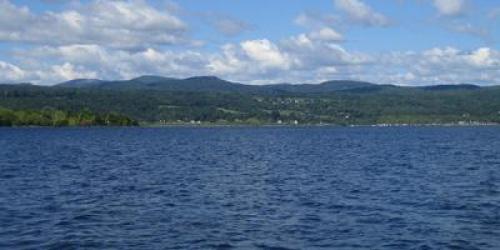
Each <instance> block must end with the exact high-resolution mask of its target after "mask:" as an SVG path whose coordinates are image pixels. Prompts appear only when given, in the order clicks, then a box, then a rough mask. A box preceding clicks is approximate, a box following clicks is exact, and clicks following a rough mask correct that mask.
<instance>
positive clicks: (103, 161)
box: [0, 127, 500, 249]
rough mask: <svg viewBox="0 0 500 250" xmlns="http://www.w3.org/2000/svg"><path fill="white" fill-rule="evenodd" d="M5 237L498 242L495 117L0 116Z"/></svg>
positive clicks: (98, 242)
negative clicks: (61, 121)
mask: <svg viewBox="0 0 500 250" xmlns="http://www.w3.org/2000/svg"><path fill="white" fill-rule="evenodd" d="M0 248H1V249H500V127H475V128H474V127H464V128H438V127H436V128H326V127H318V128H292V127H290V128H287V127H279V128H159V129H153V128H151V129H149V128H86V129H72V128H61V129H44V128H5V129H0Z"/></svg>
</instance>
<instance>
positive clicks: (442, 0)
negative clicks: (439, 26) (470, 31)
mask: <svg viewBox="0 0 500 250" xmlns="http://www.w3.org/2000/svg"><path fill="white" fill-rule="evenodd" d="M433 3H434V7H435V8H436V9H437V10H438V11H439V14H441V15H444V16H456V15H460V14H462V13H463V12H464V10H465V0H433Z"/></svg>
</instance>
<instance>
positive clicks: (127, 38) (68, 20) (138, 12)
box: [0, 0, 187, 47]
mask: <svg viewBox="0 0 500 250" xmlns="http://www.w3.org/2000/svg"><path fill="white" fill-rule="evenodd" d="M186 29H187V27H186V24H185V23H184V22H182V21H181V20H180V19H179V18H177V17H175V16H173V15H172V14H170V13H169V12H168V11H167V10H160V9H155V8H153V7H152V6H150V5H148V4H147V3H146V2H145V1H144V0H130V1H117V0H109V1H105V0H94V1H92V2H91V3H89V4H82V5H79V7H76V8H75V9H73V10H65V11H61V12H44V13H41V14H38V13H34V12H31V11H30V10H29V9H28V8H27V7H19V6H16V5H14V4H12V3H10V2H9V1H7V0H0V41H14V42H28V43H38V44H51V45H67V44H75V43H88V44H99V45H105V46H112V47H138V46H139V47H142V46H147V45H164V44H179V43H185V42H186V41H187V38H186V37H185V33H186Z"/></svg>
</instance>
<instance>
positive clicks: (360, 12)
mask: <svg viewBox="0 0 500 250" xmlns="http://www.w3.org/2000/svg"><path fill="white" fill-rule="evenodd" d="M334 3H335V6H336V7H337V9H339V10H341V11H343V12H345V13H346V14H347V16H348V17H349V19H350V20H351V21H353V22H356V23H359V24H362V25H366V26H388V25H389V24H390V21H389V19H388V18H387V17H386V16H384V15H382V14H380V13H378V12H376V11H374V10H373V9H372V8H371V7H370V6H368V5H366V4H365V3H363V2H362V1H360V0H334Z"/></svg>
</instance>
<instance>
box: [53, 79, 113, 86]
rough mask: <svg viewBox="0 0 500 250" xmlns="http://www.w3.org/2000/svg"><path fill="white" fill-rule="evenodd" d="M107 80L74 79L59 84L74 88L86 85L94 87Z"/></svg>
mask: <svg viewBox="0 0 500 250" xmlns="http://www.w3.org/2000/svg"><path fill="white" fill-rule="evenodd" d="M105 82H106V81H103V80H99V79H74V80H70V81H66V82H63V83H59V84H57V86H60V87H72V88H85V87H94V86H98V85H100V84H102V83H105Z"/></svg>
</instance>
